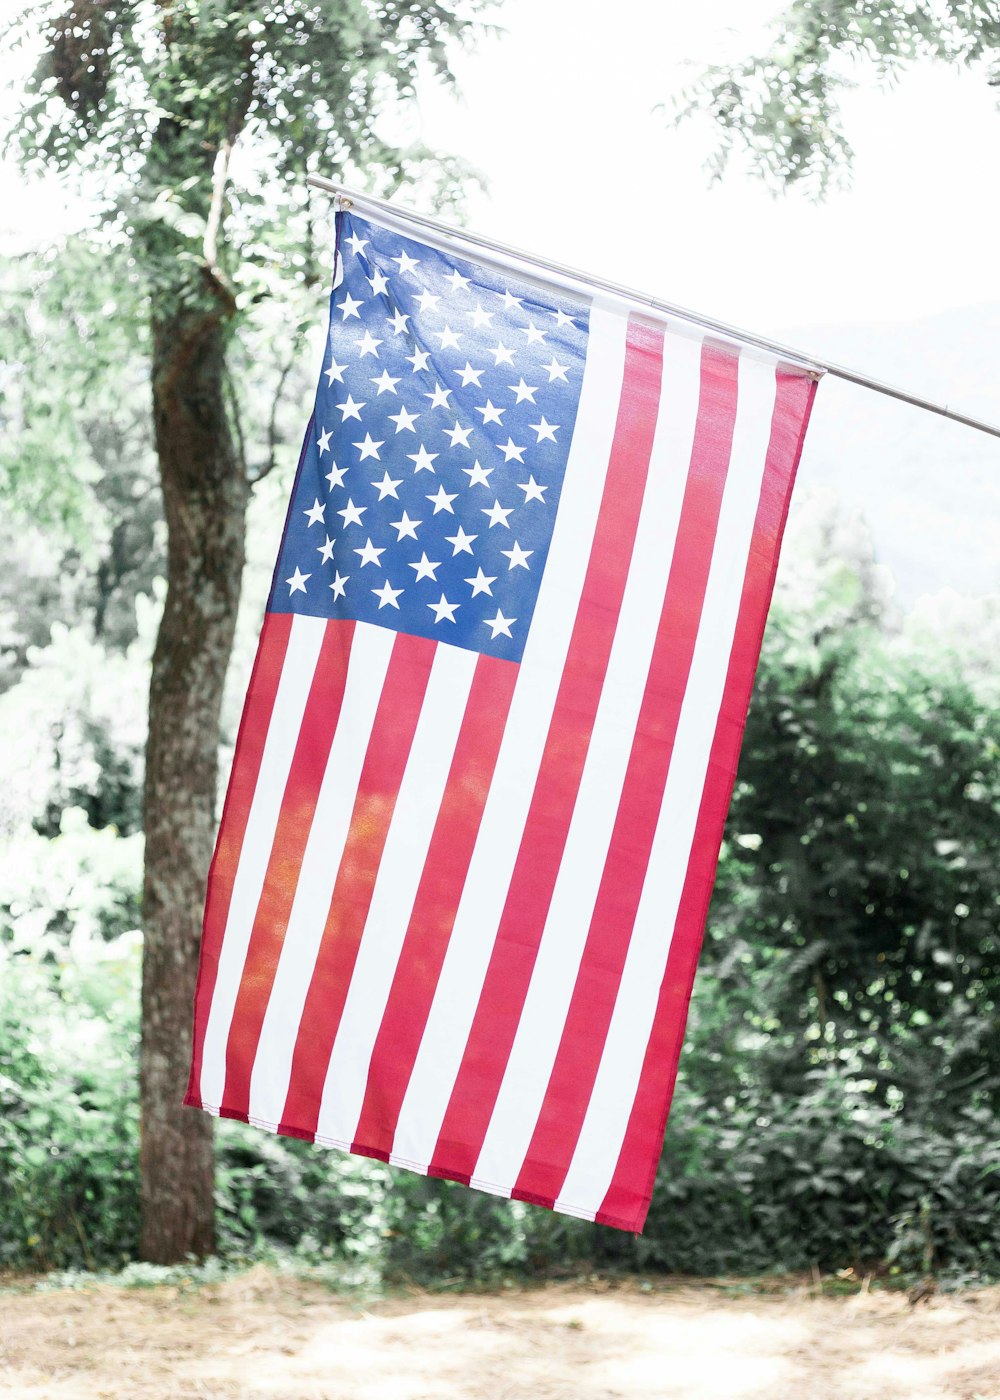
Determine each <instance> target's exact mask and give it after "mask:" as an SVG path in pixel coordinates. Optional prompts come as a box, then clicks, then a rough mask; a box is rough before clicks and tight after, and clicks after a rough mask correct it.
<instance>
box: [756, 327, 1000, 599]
mask: <svg viewBox="0 0 1000 1400" xmlns="http://www.w3.org/2000/svg"><path fill="white" fill-rule="evenodd" d="M781 339H783V340H784V341H785V342H786V343H787V344H789V345H794V346H796V347H801V348H802V349H803V350H806V351H809V352H810V353H812V354H816V355H820V356H822V357H824V358H826V359H829V360H833V361H839V362H840V363H841V364H844V365H848V366H850V367H851V368H852V369H858V370H861V371H863V372H864V373H866V374H869V375H872V376H874V377H875V378H878V379H883V380H886V381H887V382H889V383H891V384H896V385H898V386H900V387H902V388H906V389H907V390H909V391H911V392H913V393H918V394H923V395H925V396H926V397H928V398H931V399H934V400H936V401H937V402H942V403H950V404H951V405H952V406H953V407H955V408H956V409H958V410H960V411H962V412H966V413H971V414H976V415H978V416H980V417H982V418H984V419H986V420H987V421H988V422H992V423H1000V303H993V304H989V305H984V306H972V307H967V308H963V309H960V310H957V311H948V312H944V313H942V314H940V315H937V316H929V317H927V318H925V319H922V320H918V321H912V322H906V323H900V324H884V325H858V326H853V325H845V326H811V327H809V326H806V327H801V326H800V327H797V328H795V329H793V330H788V331H787V332H785V333H784V334H783V335H782V336H781ZM799 485H800V489H801V490H802V491H803V493H806V492H808V490H809V488H810V486H814V485H825V486H831V487H833V489H834V490H835V491H836V492H837V493H838V495H839V496H840V497H841V498H842V499H843V501H844V503H845V505H846V506H847V507H849V508H852V509H853V508H857V509H860V510H861V511H862V512H863V514H864V516H865V518H866V519H867V521H868V523H869V525H870V526H871V530H872V534H873V536H874V540H875V548H876V551H877V555H878V558H879V560H880V561H881V562H882V563H884V564H887V565H888V566H889V568H890V569H891V570H892V573H893V574H894V576H895V579H896V584H897V594H896V598H897V601H898V602H899V603H900V604H901V605H902V606H903V607H909V606H911V605H912V604H913V603H914V602H915V601H916V599H917V598H919V597H920V596H921V595H924V594H927V593H935V592H937V591H938V590H939V589H942V588H948V587H951V588H954V589H957V590H959V591H960V592H963V593H986V592H995V591H998V590H1000V438H991V437H987V436H986V435H985V434H984V433H978V432H974V431H973V430H972V429H971V428H965V427H961V426H960V425H958V424H956V423H950V422H948V420H946V419H942V418H939V417H937V416H936V415H934V414H931V413H926V412H922V411H920V410H918V409H915V408H909V407H907V406H906V405H905V404H901V403H898V402H896V401H894V400H891V399H887V398H885V397H883V396H882V395H879V394H873V393H871V392H870V391H868V390H865V389H860V388H856V387H855V386H853V385H850V384H846V383H844V382H843V381H840V380H835V379H832V378H827V379H826V380H825V381H824V382H823V383H822V384H821V385H820V389H819V393H818V395H817V399H816V408H815V410H814V413H813V419H812V426H811V428H810V431H809V436H808V438H807V441H806V448H805V452H804V453H803V458H802V466H801V470H800V475H799Z"/></svg>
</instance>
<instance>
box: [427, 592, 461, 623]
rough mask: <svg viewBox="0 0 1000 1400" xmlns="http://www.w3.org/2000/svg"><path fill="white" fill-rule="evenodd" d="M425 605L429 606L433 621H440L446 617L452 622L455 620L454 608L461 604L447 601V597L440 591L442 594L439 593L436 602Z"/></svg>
mask: <svg viewBox="0 0 1000 1400" xmlns="http://www.w3.org/2000/svg"><path fill="white" fill-rule="evenodd" d="M427 606H428V607H429V608H430V610H431V612H432V613H433V614H434V621H435V622H441V621H443V620H444V618H447V619H448V621H449V622H454V621H455V610H456V608H459V607H461V604H460V603H449V602H448V599H447V598H446V597H445V596H444V594H443V593H442V594H441V597H440V598H439V599H438V601H437V602H436V603H428V604H427Z"/></svg>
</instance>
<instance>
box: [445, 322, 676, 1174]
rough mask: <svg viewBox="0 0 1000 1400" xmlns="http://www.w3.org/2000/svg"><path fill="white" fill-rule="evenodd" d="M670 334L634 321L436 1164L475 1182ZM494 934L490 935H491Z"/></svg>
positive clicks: (575, 763)
mask: <svg viewBox="0 0 1000 1400" xmlns="http://www.w3.org/2000/svg"><path fill="white" fill-rule="evenodd" d="M662 363H663V331H662V330H653V329H651V328H649V327H646V326H643V325H641V324H639V323H638V322H632V321H630V322H629V328H628V335H627V339H626V348H625V375H624V381H623V385H622V395H621V403H620V405H619V409H618V421H617V423H616V426H615V435H614V441H613V444H612V448H611V455H610V460H609V462H608V472H607V477H606V479H605V484H604V492H603V497H602V501H601V508H600V513H599V516H598V522H597V529H596V532H595V535H594V539H593V543H592V546H591V551H590V559H589V561H588V565H587V573H586V578H585V580H584V586H583V592H582V595H581V598H580V603H579V607H578V609H577V615H576V620H575V622H574V624H573V634H572V637H571V639H570V645H569V651H568V654H567V658H566V665H565V669H564V671H563V674H562V678H561V681H560V684H559V692H558V695H557V698H556V703H555V708H554V711H553V714H552V719H551V722H550V725H549V732H548V735H547V737H546V741H545V748H544V751H543V754H542V760H541V764H540V765H539V770H538V776H537V779H536V781H535V787H534V792H533V794H532V799H531V806H530V808H529V810H528V817H527V821H526V823H525V829H524V834H523V836H522V839H521V845H520V849H519V851H518V855H517V860H516V862H515V865H514V871H513V874H512V876H511V883H510V888H509V890H508V892H507V900H506V903H505V905H504V910H503V914H502V915H501V918H500V926H499V928H498V930H497V934H496V940H495V943H494V946H493V952H492V955H491V958H490V964H489V967H488V969H487V973H486V977H485V980H484V982H483V987H482V991H481V993H480V997H479V1004H478V1006H477V1008H476V1014H475V1018H474V1020H473V1023H472V1029H471V1030H470V1032H469V1039H468V1041H467V1043H466V1047H465V1051H464V1054H463V1056H462V1062H461V1065H460V1067H459V1071H458V1074H457V1077H456V1080H455V1084H454V1087H453V1089H452V1093H451V1099H450V1101H449V1104H448V1108H447V1111H446V1113H445V1116H444V1121H443V1123H442V1125H441V1130H440V1133H439V1136H438V1140H437V1144H436V1146H435V1149H434V1154H433V1156H432V1159H431V1169H432V1170H433V1171H437V1172H443V1171H447V1172H448V1174H449V1176H454V1177H458V1178H459V1179H462V1178H465V1177H470V1176H471V1175H472V1172H473V1169H474V1168H475V1164H476V1160H477V1158H478V1156H479V1153H480V1150H481V1148H482V1143H483V1138H484V1137H485V1135H486V1129H487V1127H488V1126H489V1121H490V1116H491V1114H492V1112H493V1106H494V1103H495V1101H496V1096H497V1094H498V1092H499V1089H500V1084H501V1082H502V1079H503V1073H504V1069H505V1068H506V1065H507V1060H508V1057H509V1055H510V1049H511V1046H512V1044H513V1041H514V1036H515V1033H516V1031H517V1025H518V1021H519V1019H520V1015H521V1008H522V1006H523V1003H524V998H525V996H526V995H527V991H528V984H529V982H530V980H531V972H532V969H533V967H534V964H535V957H536V954H537V951H538V945H539V942H540V941H541V936H542V930H543V929H544V927H545V919H546V915H547V914H548V909H549V904H550V902H551V899H552V891H553V889H554V887H555V882H556V876H557V875H558V873H559V864H560V862H561V860H562V856H563V851H564V849H565V845H566V837H567V834H568V832H569V826H570V821H571V820H572V816H573V806H574V804H575V802H576V796H577V792H578V791H579V787H580V778H581V776H582V773H583V766H584V762H585V761H586V757H587V749H588V746H589V744H590V736H591V732H592V730H593V725H594V717H595V715H596V713H597V706H598V702H599V701H600V697H601V687H602V686H603V684H604V676H605V672H606V670H607V664H608V656H609V654H610V651H611V644H612V642H613V640H614V634H615V626H616V622H617V617H618V612H619V609H620V607H621V600H622V595H623V593H624V591H625V582H626V579H627V577H628V567H629V562H630V560H631V557H632V545H633V541H634V539H635V531H636V527H637V525H638V521H639V513H640V509H641V506H642V496H643V490H644V488H645V484H646V473H647V469H648V466H649V457H650V452H651V450H652V446H653V434H654V430H655V427H656V413H657V404H658V401H659V394H660V379H661V375H662ZM484 932H485V931H484Z"/></svg>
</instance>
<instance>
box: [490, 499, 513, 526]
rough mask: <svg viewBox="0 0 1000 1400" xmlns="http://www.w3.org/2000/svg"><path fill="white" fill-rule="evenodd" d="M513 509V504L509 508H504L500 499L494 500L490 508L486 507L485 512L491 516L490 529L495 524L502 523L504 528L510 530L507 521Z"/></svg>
mask: <svg viewBox="0 0 1000 1400" xmlns="http://www.w3.org/2000/svg"><path fill="white" fill-rule="evenodd" d="M513 509H514V507H513V506H508V507H507V509H506V510H504V508H503V506H502V505H501V504H500V502H499V501H494V502H493V504H492V505H491V506H490V507H489V509H486V507H484V508H483V514H484V515H488V516H489V518H490V529H491V530H492V529H493V526H494V525H502V526H503V527H504V529H506V530H509V529H510V526H509V525H508V523H507V517H508V515H510V513H511V512H512V511H513Z"/></svg>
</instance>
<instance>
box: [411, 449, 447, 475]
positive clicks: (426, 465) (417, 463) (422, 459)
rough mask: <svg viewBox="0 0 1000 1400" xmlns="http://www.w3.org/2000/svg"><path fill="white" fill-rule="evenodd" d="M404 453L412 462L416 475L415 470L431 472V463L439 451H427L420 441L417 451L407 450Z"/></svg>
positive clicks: (415, 471)
mask: <svg viewBox="0 0 1000 1400" xmlns="http://www.w3.org/2000/svg"><path fill="white" fill-rule="evenodd" d="M406 455H407V457H408V458H409V459H410V461H411V462H412V463H413V472H414V475H416V473H417V472H433V471H434V467H433V463H434V462H435V461H436V459H437V458H438V457H440V455H441V454H440V452H428V451H427V448H426V447H425V446H424V445H423V443H421V444H420V451H419V452H407V454H406Z"/></svg>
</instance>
